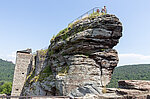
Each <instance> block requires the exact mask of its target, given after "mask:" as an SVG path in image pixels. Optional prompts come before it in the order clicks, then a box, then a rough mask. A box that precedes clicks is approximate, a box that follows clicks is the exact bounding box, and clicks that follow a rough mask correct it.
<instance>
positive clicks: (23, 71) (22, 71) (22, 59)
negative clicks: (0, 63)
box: [11, 51, 32, 96]
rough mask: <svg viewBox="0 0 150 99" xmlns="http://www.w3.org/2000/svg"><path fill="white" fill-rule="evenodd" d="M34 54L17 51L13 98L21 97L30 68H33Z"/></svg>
mask: <svg viewBox="0 0 150 99" xmlns="http://www.w3.org/2000/svg"><path fill="white" fill-rule="evenodd" d="M31 58H32V54H31V53H30V52H28V51H17V57H16V66H15V71H14V78H13V86H12V93H11V95H12V96H20V93H21V91H22V88H23V86H24V83H25V80H26V76H27V71H28V68H29V67H31V66H32V63H31Z"/></svg>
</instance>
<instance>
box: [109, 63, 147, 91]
mask: <svg viewBox="0 0 150 99" xmlns="http://www.w3.org/2000/svg"><path fill="white" fill-rule="evenodd" d="M149 71H150V64H140V65H126V66H120V67H117V68H115V70H114V73H113V75H112V79H111V82H110V83H109V85H108V86H107V87H109V88H117V87H118V80H150V72H149Z"/></svg>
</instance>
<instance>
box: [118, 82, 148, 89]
mask: <svg viewBox="0 0 150 99" xmlns="http://www.w3.org/2000/svg"><path fill="white" fill-rule="evenodd" d="M118 85H119V87H120V88H125V89H137V90H143V91H146V90H147V91H150V81H144V80H120V81H119V82H118Z"/></svg>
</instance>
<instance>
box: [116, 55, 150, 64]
mask: <svg viewBox="0 0 150 99" xmlns="http://www.w3.org/2000/svg"><path fill="white" fill-rule="evenodd" d="M118 56H119V64H118V66H122V65H131V64H150V55H147V56H146V55H142V54H135V53H129V54H119V55H118Z"/></svg>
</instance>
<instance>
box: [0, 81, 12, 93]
mask: <svg viewBox="0 0 150 99" xmlns="http://www.w3.org/2000/svg"><path fill="white" fill-rule="evenodd" d="M1 83H2V82H1ZM11 89H12V82H3V84H2V85H0V94H7V95H10V94H11Z"/></svg>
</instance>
